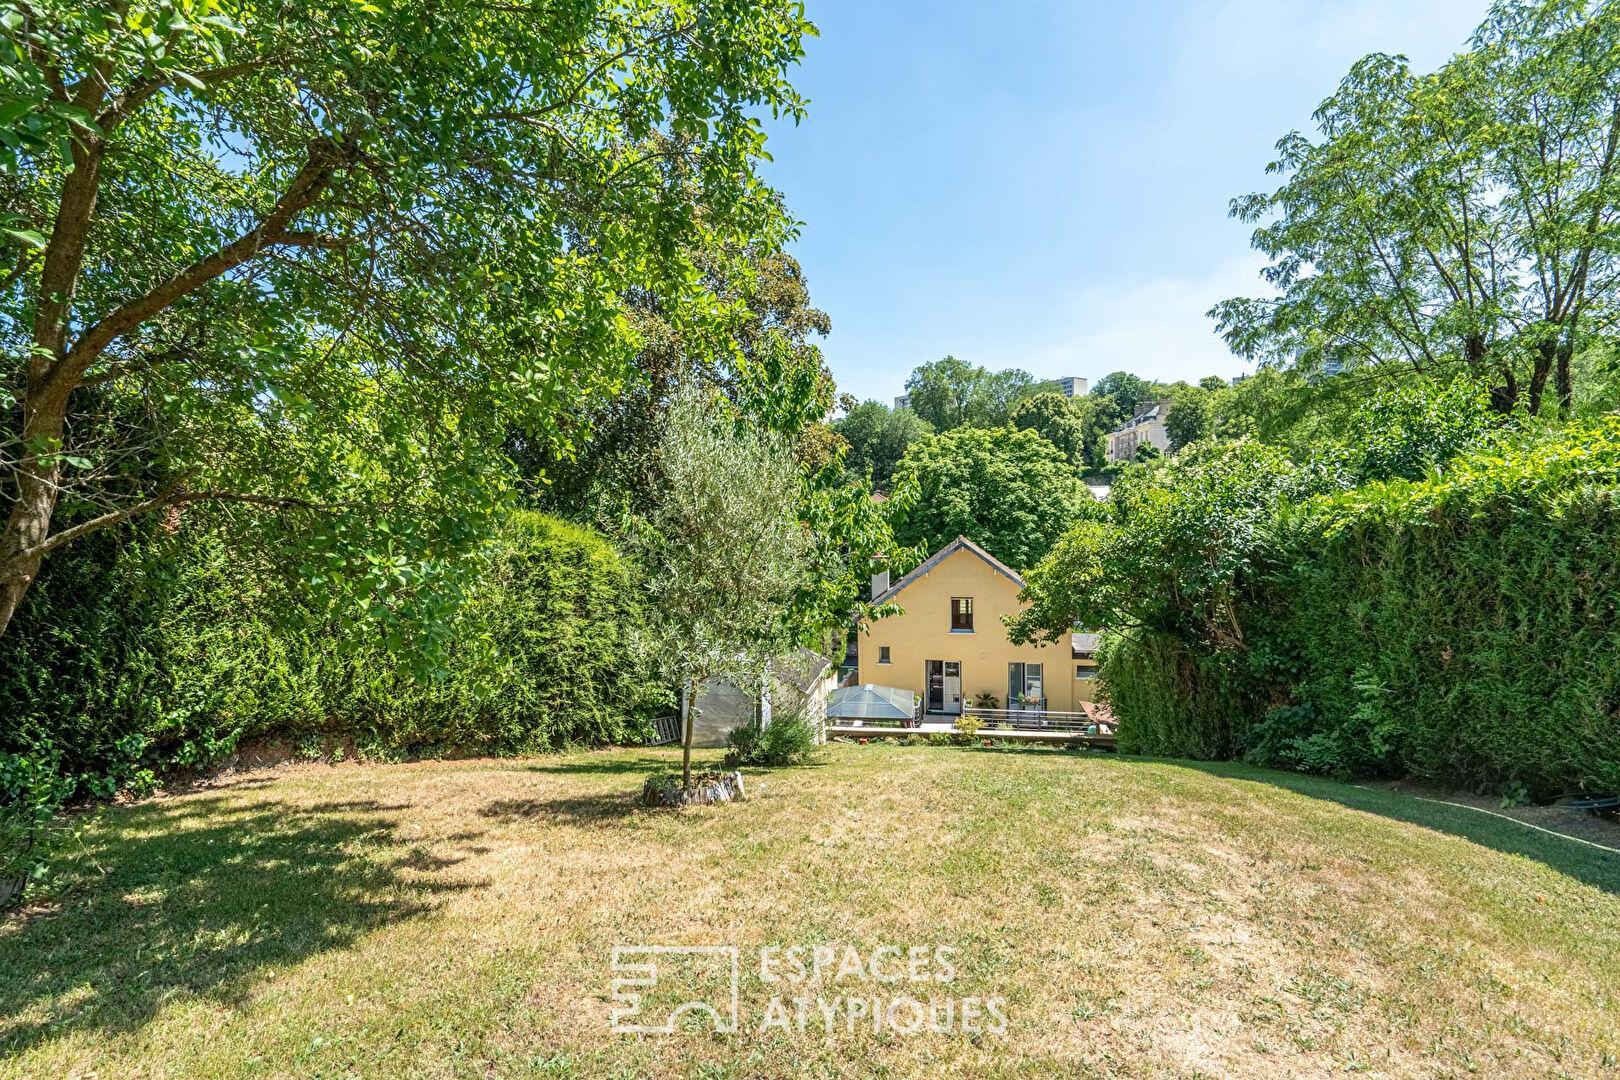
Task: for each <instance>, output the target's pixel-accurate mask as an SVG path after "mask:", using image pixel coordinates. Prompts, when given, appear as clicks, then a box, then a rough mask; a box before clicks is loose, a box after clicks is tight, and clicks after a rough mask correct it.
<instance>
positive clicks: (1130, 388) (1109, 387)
mask: <svg viewBox="0 0 1620 1080" xmlns="http://www.w3.org/2000/svg"><path fill="white" fill-rule="evenodd" d="M1155 389H1156V388H1155V386H1154V384H1153V383H1151V382H1149V381H1148V380H1147V379H1144V378H1142V377H1141V376H1140V375H1132V374H1131V373H1130V372H1128V371H1115V372H1111V373H1110V374H1107V375H1104V376H1103V377H1102V378H1100V379H1098V380H1097V381H1096V383H1094V384H1093V385H1092V387H1091V396H1092V397H1095V398H1106V399H1108V400H1109V401H1110V402H1111V403H1112V404H1113V407H1114V410H1115V412H1116V415H1117V416H1118V417H1119V418H1121V419H1125V418H1129V417H1130V415H1131V413H1132V412H1134V411H1135V410H1136V407H1137V406H1138V405H1140V404H1141V403H1142V402H1144V401H1147V400H1148V399H1149V398H1151V397H1152V396H1153V394H1154V392H1155Z"/></svg>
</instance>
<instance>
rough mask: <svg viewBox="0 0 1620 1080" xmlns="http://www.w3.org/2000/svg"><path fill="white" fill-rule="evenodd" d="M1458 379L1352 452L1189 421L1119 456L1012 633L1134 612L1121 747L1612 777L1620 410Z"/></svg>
mask: <svg viewBox="0 0 1620 1080" xmlns="http://www.w3.org/2000/svg"><path fill="white" fill-rule="evenodd" d="M1454 396H1455V397H1456V401H1453V402H1452V403H1451V405H1446V403H1445V401H1443V400H1441V401H1440V403H1439V404H1438V405H1437V404H1436V403H1435V400H1430V399H1421V400H1420V399H1417V398H1414V399H1413V400H1412V401H1411V402H1407V403H1406V406H1402V407H1401V408H1394V409H1392V411H1391V417H1392V419H1391V420H1390V423H1391V424H1392V425H1393V426H1395V427H1396V428H1399V429H1400V430H1401V431H1404V432H1407V433H1408V434H1409V435H1410V442H1409V443H1406V442H1402V441H1401V440H1400V439H1397V438H1394V437H1393V436H1390V437H1383V436H1381V437H1379V438H1378V439H1376V440H1372V441H1370V442H1369V444H1368V447H1366V448H1364V449H1365V452H1363V453H1362V454H1361V455H1360V457H1359V458H1358V459H1356V460H1355V461H1354V462H1351V465H1353V467H1354V468H1353V469H1351V470H1350V471H1347V469H1350V466H1347V465H1345V464H1344V463H1343V462H1340V463H1339V464H1334V463H1332V462H1328V463H1318V464H1317V465H1311V466H1298V465H1292V464H1290V463H1288V462H1287V461H1286V460H1285V459H1283V458H1281V456H1280V455H1278V454H1277V453H1276V452H1275V451H1274V450H1272V449H1270V448H1264V447H1257V446H1254V445H1253V444H1247V443H1239V444H1234V445H1232V446H1226V447H1221V446H1218V445H1210V444H1203V443H1200V444H1195V445H1194V446H1192V447H1189V448H1188V449H1187V450H1185V451H1183V452H1182V454H1180V455H1178V456H1177V457H1175V458H1173V459H1171V460H1170V461H1169V462H1168V463H1167V464H1165V465H1164V466H1161V467H1159V468H1158V469H1156V470H1153V471H1137V472H1134V473H1127V474H1126V475H1125V476H1124V477H1122V479H1121V482H1120V486H1119V488H1118V489H1116V491H1115V494H1114V499H1113V504H1114V505H1113V506H1112V508H1111V517H1112V520H1110V521H1108V522H1103V523H1088V524H1086V525H1083V526H1081V527H1079V528H1077V529H1075V530H1074V531H1072V532H1071V533H1070V534H1069V535H1068V536H1066V537H1065V538H1064V539H1063V540H1062V541H1061V542H1060V543H1059V544H1058V545H1057V547H1056V548H1055V549H1054V551H1053V553H1052V555H1051V556H1050V558H1048V559H1047V560H1046V561H1045V562H1043V563H1042V564H1041V566H1039V567H1037V568H1036V569H1035V570H1033V571H1032V572H1031V573H1030V574H1029V576H1028V578H1027V581H1028V582H1029V586H1030V587H1029V589H1028V590H1027V594H1026V595H1027V598H1028V599H1030V600H1031V605H1030V607H1029V608H1028V609H1027V611H1026V612H1025V613H1024V615H1022V616H1020V618H1019V619H1018V620H1016V621H1015V624H1014V626H1013V632H1014V634H1015V635H1022V636H1025V637H1027V638H1031V639H1041V638H1043V637H1045V638H1047V639H1051V640H1061V638H1062V637H1063V636H1064V635H1066V634H1067V632H1068V630H1069V628H1070V627H1071V626H1073V625H1074V624H1076V623H1079V624H1082V625H1088V626H1099V625H1102V626H1108V625H1114V626H1123V627H1127V629H1123V630H1120V631H1118V632H1115V633H1112V634H1109V635H1107V636H1105V642H1104V647H1103V652H1102V655H1101V657H1100V664H1099V667H1100V671H1099V675H1100V684H1101V689H1102V692H1103V694H1104V696H1105V697H1106V699H1107V700H1108V702H1109V703H1110V705H1111V707H1112V709H1113V711H1114V714H1115V716H1116V717H1117V718H1118V720H1119V745H1120V748H1121V749H1122V750H1126V751H1133V752H1138V753H1151V754H1158V755H1165V756H1187V757H1199V758H1228V757H1235V756H1238V755H1242V756H1245V757H1247V758H1248V759H1250V760H1252V761H1257V762H1260V763H1263V764H1267V765H1275V766H1280V767H1285V768H1291V769H1299V770H1303V771H1308V772H1316V773H1324V774H1331V775H1341V776H1343V775H1354V776H1361V775H1390V776H1413V777H1417V778H1420V779H1425V780H1431V781H1435V782H1439V783H1445V784H1452V785H1458V786H1467V787H1473V788H1476V789H1480V790H1492V789H1494V790H1511V791H1525V792H1529V793H1532V794H1533V795H1536V796H1548V795H1557V794H1562V793H1566V792H1577V791H1593V792H1614V791H1620V516H1617V505H1616V500H1617V497H1620V417H1613V416H1610V417H1605V418H1603V419H1601V420H1598V421H1592V422H1582V423H1578V424H1573V425H1571V426H1569V427H1568V428H1566V429H1563V430H1561V431H1544V432H1540V433H1537V432H1534V431H1515V430H1513V429H1511V428H1500V427H1499V425H1498V424H1497V423H1496V422H1495V421H1490V422H1483V421H1480V420H1479V415H1478V400H1477V396H1472V395H1470V394H1465V393H1462V392H1461V391H1459V392H1458V393H1457V394H1456V395H1454ZM1436 400H1438V399H1436ZM1459 402H1460V404H1459ZM1407 406H1409V407H1407ZM1465 406H1466V408H1464V407H1465ZM1447 408H1455V409H1457V410H1461V411H1463V412H1464V413H1466V415H1463V416H1461V417H1460V418H1458V419H1456V421H1455V422H1445V417H1444V415H1442V414H1443V413H1444V412H1445V409H1447ZM1470 410H1471V411H1470ZM1386 434H1387V433H1386ZM1459 451H1460V453H1458V455H1457V456H1453V457H1449V458H1448V457H1446V455H1448V454H1453V453H1454V452H1459ZM1352 472H1356V473H1382V474H1385V475H1387V476H1389V477H1390V478H1389V479H1384V480H1379V481H1375V482H1370V483H1364V484H1362V486H1359V487H1346V486H1345V480H1346V477H1349V476H1351V474H1352ZM1413 476H1419V477H1420V478H1419V479H1412V478H1411V477H1413Z"/></svg>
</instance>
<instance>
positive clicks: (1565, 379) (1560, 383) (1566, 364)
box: [1553, 341, 1575, 420]
mask: <svg viewBox="0 0 1620 1080" xmlns="http://www.w3.org/2000/svg"><path fill="white" fill-rule="evenodd" d="M1574 354H1575V346H1574V344H1573V343H1572V342H1569V341H1562V342H1559V344H1558V364H1557V366H1556V367H1555V368H1554V369H1553V387H1554V390H1555V392H1556V393H1557V394H1558V416H1559V418H1560V419H1563V420H1567V419H1569V410H1570V407H1571V406H1572V405H1573V404H1574V401H1575V386H1574V382H1573V379H1572V377H1571V375H1570V370H1569V369H1570V361H1571V360H1572V359H1573V358H1574Z"/></svg>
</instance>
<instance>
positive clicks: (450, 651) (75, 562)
mask: <svg viewBox="0 0 1620 1080" xmlns="http://www.w3.org/2000/svg"><path fill="white" fill-rule="evenodd" d="M116 535H117V534H114V533H108V534H105V535H104V536H101V537H97V538H95V539H94V541H93V542H91V543H90V544H87V545H86V546H84V547H80V548H77V549H75V550H74V551H72V552H68V553H65V554H64V557H63V558H61V559H58V560H54V561H52V562H51V563H49V564H47V568H46V573H45V575H44V577H43V578H42V579H41V581H40V582H39V584H38V586H37V587H36V588H35V589H34V590H32V591H31V592H30V593H29V595H28V597H27V598H26V599H25V601H24V604H23V608H22V610H21V611H20V612H19V615H18V620H19V621H18V626H19V627H21V628H23V630H24V632H21V633H18V634H15V635H7V637H5V638H4V639H0V712H3V713H4V714H5V715H6V716H7V717H8V718H10V721H11V722H9V723H8V724H6V725H5V726H4V728H3V729H0V750H10V751H16V752H21V753H26V754H30V755H37V754H54V755H59V757H60V762H61V768H62V770H63V771H64V773H65V774H66V775H82V776H84V777H85V778H86V789H85V791H84V793H85V794H93V795H100V796H106V795H110V794H112V793H113V792H114V791H116V790H134V791H136V792H141V791H143V790H145V789H149V788H150V787H151V786H152V784H153V783H155V780H156V776H157V775H158V774H160V773H161V772H163V771H166V770H172V769H176V768H187V767H196V766H202V765H206V764H208V763H210V762H213V761H216V760H218V759H219V758H221V757H223V756H225V755H228V754H230V753H231V752H233V751H235V750H236V749H237V748H238V746H239V745H240V744H241V743H243V742H244V741H247V740H264V739H279V740H282V741H284V742H288V743H291V744H294V745H297V746H300V747H302V746H307V747H309V748H310V750H311V751H312V753H313V754H315V755H319V754H321V752H322V747H323V744H324V741H325V739H324V737H325V736H328V735H336V736H352V737H353V738H354V739H355V741H356V742H357V743H359V744H361V745H362V746H364V747H367V748H368V749H369V751H370V752H371V753H372V754H374V755H383V756H386V755H391V754H394V753H409V754H424V753H425V754H432V753H447V752H473V751H477V752H483V753H508V752H519V751H534V750H543V749H552V748H557V747H562V746H567V745H574V744H584V745H600V744H602V743H609V742H624V741H628V740H630V739H633V738H634V737H636V735H637V734H639V731H640V727H639V722H638V717H639V716H640V715H641V713H642V711H643V710H642V709H641V708H640V706H641V704H642V703H644V702H647V701H648V696H649V694H650V693H651V691H650V690H649V688H648V685H647V683H646V682H645V680H644V679H643V678H642V676H641V675H640V674H639V673H638V671H639V669H638V668H637V667H636V666H635V663H634V661H633V658H632V657H631V655H630V648H629V638H630V635H631V634H632V633H633V632H634V628H635V626H636V625H637V623H638V621H639V619H640V614H639V608H638V606H637V595H636V590H635V582H634V579H633V578H632V577H631V574H630V570H629V568H628V567H627V566H626V565H625V564H624V563H623V562H622V561H621V560H620V559H619V558H618V556H617V555H615V553H614V552H613V550H612V548H611V547H610V546H609V545H608V544H607V542H606V541H605V540H604V539H603V538H602V537H600V536H598V535H596V534H594V533H591V532H590V531H588V530H585V529H582V528H580V527H577V526H573V525H568V524H565V523H563V522H559V521H556V520H554V519H550V518H546V517H543V516H541V515H538V514H533V513H519V514H515V515H513V516H512V517H511V518H510V519H509V520H508V521H507V522H506V523H505V524H504V525H503V527H502V529H501V532H500V533H499V535H498V537H497V541H496V542H495V544H494V545H493V546H492V547H491V548H490V549H489V550H488V552H487V553H486V554H485V556H484V557H483V558H482V559H481V560H480V562H481V567H482V572H481V574H480V576H479V583H478V585H477V586H476V587H475V588H474V589H473V590H472V592H471V593H470V595H469V599H468V602H467V604H466V605H465V606H464V608H463V609H462V610H460V611H459V612H458V613H457V615H456V616H455V619H454V622H453V623H452V633H451V635H450V636H451V640H450V641H449V642H448V643H447V645H446V648H445V654H444V655H445V660H446V664H445V666H444V667H443V668H441V669H440V670H439V672H438V674H437V676H436V677H435V678H433V679H431V680H427V679H420V678H417V677H414V676H413V674H412V673H411V672H410V671H407V670H401V666H400V664H399V663H398V662H397V661H396V660H395V659H394V658H393V656H392V654H391V652H390V650H389V649H388V648H387V647H386V645H384V644H383V643H382V642H379V641H378V640H377V639H376V638H375V637H373V636H369V635H368V636H360V635H356V634H353V633H346V632H345V631H344V628H343V627H342V626H333V625H331V624H329V623H327V622H325V621H324V620H323V619H322V617H321V613H320V609H319V608H318V607H313V606H309V605H306V604H303V603H301V602H300V599H299V596H298V594H297V593H295V592H292V591H289V590H288V589H286V588H284V587H283V586H281V585H280V584H278V583H277V581H276V579H275V578H274V577H273V576H267V575H263V574H261V573H258V572H256V571H255V568H253V567H251V566H244V565H242V562H241V560H240V559H239V558H238V557H237V553H235V552H232V551H230V550H228V549H226V548H225V547H224V546H223V545H222V544H221V543H219V542H218V540H216V539H215V538H213V537H212V536H211V535H210V534H209V532H208V531H207V530H205V529H199V530H197V531H196V533H195V535H193V531H192V530H191V529H189V528H182V529H181V531H180V533H179V534H177V535H170V534H168V533H165V532H163V531H161V530H160V531H158V532H157V533H156V535H153V536H151V537H147V538H144V539H137V538H130V539H126V540H124V542H122V543H113V540H114V538H115V536H116Z"/></svg>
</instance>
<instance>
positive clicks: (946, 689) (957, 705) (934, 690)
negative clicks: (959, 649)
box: [927, 660, 962, 716]
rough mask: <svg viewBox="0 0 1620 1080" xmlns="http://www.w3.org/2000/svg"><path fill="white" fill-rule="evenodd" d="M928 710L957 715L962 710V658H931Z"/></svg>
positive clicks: (929, 664) (929, 663) (928, 672)
mask: <svg viewBox="0 0 1620 1080" xmlns="http://www.w3.org/2000/svg"><path fill="white" fill-rule="evenodd" d="M927 663H928V671H927V674H928V680H927V681H928V711H929V712H931V713H943V714H945V715H947V716H956V715H959V714H960V713H961V712H962V663H961V661H960V660H929V661H928V662H927Z"/></svg>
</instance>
